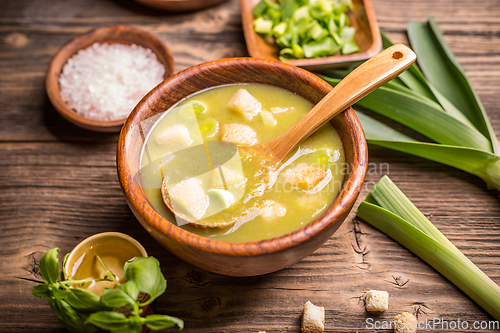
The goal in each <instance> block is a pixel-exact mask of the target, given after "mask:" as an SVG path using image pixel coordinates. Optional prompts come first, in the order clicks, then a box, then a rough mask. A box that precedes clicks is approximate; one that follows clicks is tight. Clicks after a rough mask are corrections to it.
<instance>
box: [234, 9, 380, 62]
mask: <svg viewBox="0 0 500 333" xmlns="http://www.w3.org/2000/svg"><path fill="white" fill-rule="evenodd" d="M240 6H241V17H242V24H243V30H244V33H245V39H246V43H247V48H248V52H249V53H250V55H251V56H252V57H254V58H261V59H270V60H281V61H285V62H287V63H289V64H291V65H294V66H299V67H302V68H306V69H308V70H325V69H329V68H335V67H345V66H348V65H350V64H355V63H357V62H359V61H364V60H367V59H369V58H371V57H372V56H374V55H375V54H377V53H378V52H380V50H381V49H382V41H381V37H380V33H379V28H378V24H377V20H376V18H375V12H374V11H373V8H372V5H371V3H370V0H341V1H332V0H318V1H314V2H313V1H311V0H277V1H268V0H240Z"/></svg>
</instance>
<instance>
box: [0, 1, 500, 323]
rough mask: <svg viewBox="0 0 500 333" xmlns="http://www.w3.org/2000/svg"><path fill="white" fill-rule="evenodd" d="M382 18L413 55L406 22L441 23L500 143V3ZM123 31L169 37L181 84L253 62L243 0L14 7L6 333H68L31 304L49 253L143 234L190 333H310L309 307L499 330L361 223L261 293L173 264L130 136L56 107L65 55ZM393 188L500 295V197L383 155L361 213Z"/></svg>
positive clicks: (261, 286) (2, 190) (4, 114)
mask: <svg viewBox="0 0 500 333" xmlns="http://www.w3.org/2000/svg"><path fill="white" fill-rule="evenodd" d="M373 5H374V8H375V12H376V14H377V17H378V20H379V23H380V26H381V28H382V29H384V30H385V31H386V32H387V34H388V35H389V36H390V37H391V38H392V39H393V40H394V41H398V42H407V39H406V35H405V29H406V28H405V27H406V22H408V21H424V20H425V19H426V16H427V15H433V16H434V18H435V19H436V21H437V22H438V24H439V26H440V28H441V29H442V31H443V33H444V37H445V39H446V41H447V42H448V43H449V45H450V47H451V49H452V50H453V51H454V52H455V53H456V56H457V60H458V61H459V62H460V63H461V65H462V66H463V68H464V69H465V71H466V73H467V75H468V77H469V79H470V80H471V82H472V84H473V86H474V88H475V89H476V91H477V92H478V94H479V96H480V97H481V99H482V102H483V104H484V106H485V108H486V110H487V112H488V114H489V115H490V118H491V121H492V124H493V127H494V128H495V130H496V131H497V133H498V132H500V103H498V95H499V94H500V1H498V0H478V1H466V0H457V1H452V0H438V1H436V0H422V1H409V0H400V1H395V0H373ZM108 24H130V25H136V26H140V27H143V28H144V29H147V30H149V31H151V32H154V33H156V34H157V35H158V36H160V38H162V39H163V40H164V41H165V42H166V43H167V45H168V46H169V47H170V49H171V51H172V52H173V54H174V57H175V62H176V70H177V71H179V70H182V69H184V68H187V67H189V66H192V65H195V64H198V63H201V62H205V61H210V60H215V59H219V58H224V57H233V56H246V55H247V51H246V48H245V44H244V39H243V33H242V29H241V19H240V14H239V5H238V1H237V0H229V1H227V2H225V3H223V4H221V5H219V6H216V7H213V8H210V9H207V10H203V11H199V12H195V13H188V14H177V15H173V14H166V13H162V12H159V11H157V10H153V9H149V8H146V7H143V6H141V5H139V4H137V3H135V2H133V1H131V0H73V1H65V0H44V1H39V0H4V1H2V2H1V4H0V170H1V172H0V313H1V314H2V318H1V320H0V332H64V331H65V330H64V328H63V327H62V326H61V325H60V324H59V323H58V321H57V318H56V317H55V315H54V314H53V312H52V310H51V309H50V308H49V307H48V305H47V304H46V302H45V300H42V299H38V298H35V297H33V296H31V293H30V291H31V288H32V287H33V286H34V283H33V282H31V281H29V280H27V279H37V278H39V273H38V272H37V270H36V261H37V260H38V259H39V258H40V255H41V253H43V252H45V251H47V250H48V249H50V248H52V247H56V246H57V247H60V248H61V252H62V253H66V252H69V251H70V250H71V249H72V248H73V247H74V246H75V245H76V244H77V243H78V242H79V241H81V240H82V239H84V238H86V237H88V236H90V235H92V234H95V233H98V232H103V231H121V232H125V233H128V234H131V235H132V236H134V237H135V238H137V239H138V240H139V241H140V242H141V243H142V244H144V245H145V247H146V249H147V250H148V252H149V253H150V254H151V255H152V256H155V257H157V258H158V259H159V260H160V262H161V266H162V270H163V272H164V274H165V277H166V278H167V280H168V288H167V292H166V294H165V295H164V296H162V297H161V298H160V299H158V300H157V301H156V302H155V307H156V312H157V313H162V314H170V315H174V316H177V317H180V318H182V319H184V320H185V323H186V328H185V331H186V332H258V331H266V332H267V333H269V332H298V331H299V318H300V313H301V309H302V306H303V304H304V302H306V301H307V300H311V301H312V302H313V303H315V304H318V305H321V306H324V307H325V309H326V331H327V332H352V333H354V332H371V331H373V330H370V329H368V328H367V327H366V320H367V318H373V319H374V320H389V319H391V318H392V317H393V316H394V315H395V314H397V313H399V312H400V311H409V312H417V311H418V313H419V314H420V316H419V319H421V320H425V319H426V318H427V319H428V320H432V318H442V319H445V320H449V321H453V320H455V321H456V320H457V319H460V320H466V321H468V323H469V324H470V325H472V323H473V322H474V321H491V320H493V319H492V318H491V317H490V316H488V315H487V314H486V313H485V312H484V311H483V310H482V309H481V308H479V307H478V306H477V305H476V304H475V303H474V302H473V301H471V300H470V299H469V298H468V297H467V296H466V295H465V294H463V293H462V292H461V291H460V290H458V289H457V288H456V287H454V286H453V285H452V284H451V283H449V282H448V281H447V280H446V279H445V278H443V277H442V276H441V275H440V274H438V273H437V272H436V271H435V270H433V269H432V268H430V267H429V266H428V265H427V264H425V263H424V262H423V261H421V260H420V259H418V258H417V257H415V256H413V255H412V254H411V253H409V252H408V251H407V250H406V249H404V248H403V247H401V246H400V245H398V244H397V243H395V242H394V241H392V240H390V239H389V238H388V237H386V236H385V235H383V234H381V233H380V232H378V231H377V230H375V229H373V228H371V227H370V226H368V225H367V224H366V223H364V222H362V221H360V220H358V219H355V218H354V215H353V214H351V215H350V216H349V218H348V219H347V220H346V222H345V223H344V224H343V226H342V227H341V228H340V229H339V230H338V231H337V233H336V234H335V235H334V236H333V237H332V238H331V239H330V240H329V241H327V242H326V243H325V244H324V246H322V247H321V248H320V249H318V250H317V251H316V252H315V253H314V254H312V255H310V256H309V257H307V258H305V259H304V260H302V261H300V262H298V263H297V264H295V265H293V266H292V267H289V268H287V269H284V270H282V271H280V272H276V273H273V274H268V275H265V276H260V277H253V278H231V277H224V276H219V275H216V274H212V273H207V272H205V271H202V270H200V269H197V268H195V267H193V266H191V265H189V264H186V263H184V262H182V261H181V260H179V259H177V258H175V257H174V256H172V255H171V254H169V253H168V252H166V251H165V250H163V248H162V247H161V246H160V245H158V244H157V243H156V242H155V241H154V240H153V239H152V238H151V237H150V236H149V234H147V232H146V231H145V230H144V229H143V228H142V227H141V226H140V225H139V223H138V222H137V221H136V219H135V218H134V216H133V215H132V213H131V212H130V210H129V208H128V206H127V204H126V202H125V200H124V198H123V195H122V193H121V189H120V186H119V183H118V179H117V175H116V170H115V168H116V167H115V151H116V141H117V138H118V135H117V134H95V133H91V132H87V131H84V130H80V129H79V128H77V127H75V126H73V125H71V124H69V123H68V122H67V121H65V120H64V119H62V118H61V117H60V116H59V115H58V114H57V112H56V111H55V110H54V108H53V107H52V106H51V104H50V102H49V100H48V98H47V97H46V95H45V90H44V78H45V71H46V69H47V65H48V63H49V61H50V59H51V57H52V56H53V55H54V53H55V52H56V51H57V50H58V49H59V48H60V47H61V46H62V45H63V44H64V43H65V42H67V41H68V40H69V39H71V38H72V37H74V36H75V35H77V34H79V33H82V32H85V31H87V30H89V29H91V28H93V27H97V26H101V25H108ZM386 173H387V174H389V175H390V177H391V178H392V179H393V180H394V181H395V182H396V183H397V184H398V185H399V186H400V188H401V189H402V190H403V191H404V192H405V193H406V194H407V195H408V197H409V198H410V199H411V200H413V202H414V203H415V204H416V205H417V206H418V207H419V208H420V209H421V210H422V212H423V213H424V214H425V215H426V216H428V217H429V218H430V220H431V221H432V222H433V223H435V225H436V226H437V227H438V228H439V229H440V230H442V232H443V233H444V234H445V235H446V236H447V237H449V238H450V240H451V241H452V242H454V243H455V244H456V245H457V247H458V248H460V249H461V250H462V251H463V252H464V253H465V254H466V255H467V256H468V257H469V258H470V259H471V260H472V261H473V262H475V263H476V264H477V265H478V266H479V267H480V268H481V269H482V270H483V271H484V272H485V273H486V274H488V275H489V276H490V277H491V278H492V279H493V280H494V281H496V282H497V283H500V270H499V268H500V200H499V199H500V196H499V194H498V192H495V191H490V190H487V188H486V186H485V184H484V183H483V182H482V181H481V180H480V179H478V178H476V177H474V176H471V175H468V174H466V173H463V172H461V171H458V170H455V169H452V168H449V167H446V166H443V165H440V164H437V163H432V162H429V161H425V160H422V159H419V158H416V157H411V156H408V155H405V154H402V153H396V152H391V151H388V150H384V149H382V148H377V147H370V167H369V172H368V175H367V181H366V183H365V186H364V188H363V193H362V194H361V196H360V199H358V201H359V200H361V199H362V198H364V196H365V195H366V194H367V193H368V191H369V189H370V188H371V187H372V186H373V184H374V183H375V182H376V181H377V180H378V179H379V178H380V177H381V176H382V175H383V174H386ZM369 289H381V290H387V291H389V293H390V295H391V296H390V299H391V301H390V309H389V311H387V312H386V313H384V314H383V315H381V316H379V317H372V316H368V315H367V314H366V313H365V311H364V308H363V305H362V302H360V297H361V296H362V295H363V293H364V292H366V291H367V290H369ZM172 331H174V330H172ZM424 331H428V332H431V331H432V332H435V331H439V332H441V331H442V332H445V331H450V332H451V331H453V332H462V331H463V332H466V331H467V330H424ZM481 331H483V332H484V331H487V332H489V331H491V332H492V331H494V330H481ZM382 332H389V330H382Z"/></svg>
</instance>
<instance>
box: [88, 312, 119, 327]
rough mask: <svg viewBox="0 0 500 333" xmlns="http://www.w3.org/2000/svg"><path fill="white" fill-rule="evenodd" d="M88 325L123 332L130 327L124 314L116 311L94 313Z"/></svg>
mask: <svg viewBox="0 0 500 333" xmlns="http://www.w3.org/2000/svg"><path fill="white" fill-rule="evenodd" d="M86 323H90V324H93V325H95V326H97V327H100V328H103V329H105V330H109V331H117V330H123V329H124V328H126V327H127V326H128V325H127V324H128V319H127V317H125V315H124V314H123V313H118V312H114V311H99V312H95V313H92V314H91V315H90V316H89V318H88V319H87V321H86Z"/></svg>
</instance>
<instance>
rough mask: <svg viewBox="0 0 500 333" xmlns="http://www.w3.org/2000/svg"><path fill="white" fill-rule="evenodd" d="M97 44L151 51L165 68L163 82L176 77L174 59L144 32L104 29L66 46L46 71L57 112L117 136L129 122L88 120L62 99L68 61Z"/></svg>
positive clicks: (86, 126)
mask: <svg viewBox="0 0 500 333" xmlns="http://www.w3.org/2000/svg"><path fill="white" fill-rule="evenodd" d="M95 42H97V43H109V44H112V43H119V44H125V45H131V44H136V45H139V46H142V47H145V48H149V49H151V50H152V51H153V52H154V53H155V54H156V57H157V58H158V61H159V62H161V63H162V64H163V65H164V66H165V76H164V78H167V77H169V76H171V75H172V74H173V73H174V59H173V57H172V54H171V53H170V50H169V49H168V48H167V46H166V45H165V44H164V43H163V41H162V40H161V39H160V38H158V37H157V36H155V35H153V34H152V33H149V32H147V31H145V30H142V29H138V28H134V27H129V26H125V25H115V26H106V27H101V28H97V29H94V30H91V31H89V32H87V33H84V34H82V35H79V36H77V37H75V38H74V39H72V40H71V41H69V42H68V43H67V44H66V45H64V46H63V47H62V48H61V49H60V50H59V52H57V54H56V55H55V56H54V58H52V61H51V62H50V65H49V68H48V70H47V77H46V79H45V89H46V90H47V95H48V96H49V99H50V101H51V102H52V105H54V107H55V108H56V110H57V111H58V112H59V113H60V114H61V115H62V116H63V117H64V118H66V119H67V120H69V121H70V122H72V123H73V124H75V125H77V126H80V127H83V128H85V129H88V130H91V131H97V132H118V131H120V129H121V128H122V125H123V123H124V122H125V120H126V119H119V120H113V121H102V120H95V119H89V118H86V117H84V116H81V115H79V114H78V113H76V112H75V111H74V110H73V109H71V108H69V107H68V105H67V104H66V102H64V101H63V99H62V98H61V95H60V90H59V74H60V73H61V70H62V68H63V67H64V65H65V64H66V61H67V60H68V59H69V58H71V57H72V56H73V55H74V54H76V53H77V52H78V51H80V50H81V49H85V48H87V47H89V46H91V45H92V44H94V43H95Z"/></svg>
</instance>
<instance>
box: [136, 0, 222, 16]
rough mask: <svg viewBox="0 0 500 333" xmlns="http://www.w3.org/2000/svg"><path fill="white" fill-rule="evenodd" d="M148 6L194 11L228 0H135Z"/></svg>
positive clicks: (170, 10)
mask: <svg viewBox="0 0 500 333" xmlns="http://www.w3.org/2000/svg"><path fill="white" fill-rule="evenodd" d="M135 1H137V2H140V3H142V4H144V5H146V6H149V7H153V8H157V9H161V10H166V11H169V12H179V13H181V12H194V11H196V10H200V9H203V8H207V7H212V6H215V5H216V4H218V3H220V2H223V1H226V0H135Z"/></svg>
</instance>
